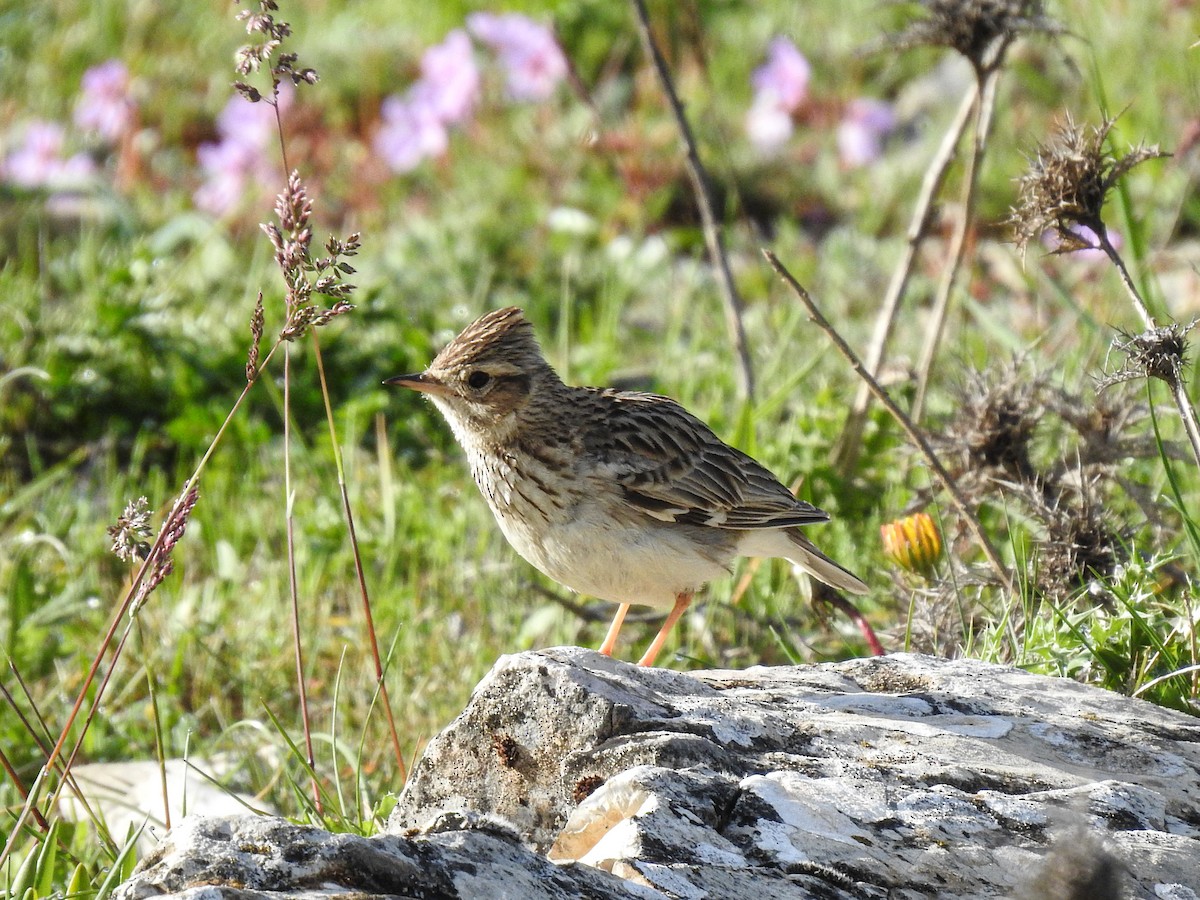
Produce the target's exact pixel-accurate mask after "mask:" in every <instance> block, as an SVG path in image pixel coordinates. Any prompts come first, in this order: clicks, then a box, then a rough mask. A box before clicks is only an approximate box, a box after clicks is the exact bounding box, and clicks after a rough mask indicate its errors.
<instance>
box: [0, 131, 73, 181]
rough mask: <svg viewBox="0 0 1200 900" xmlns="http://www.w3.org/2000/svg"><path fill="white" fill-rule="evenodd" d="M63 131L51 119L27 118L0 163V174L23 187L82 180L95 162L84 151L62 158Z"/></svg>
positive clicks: (6, 179)
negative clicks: (15, 142) (18, 140)
mask: <svg viewBox="0 0 1200 900" xmlns="http://www.w3.org/2000/svg"><path fill="white" fill-rule="evenodd" d="M65 134H66V133H65V131H64V130H63V127H62V126H61V125H59V124H57V123H55V122H45V121H41V120H37V121H33V122H30V123H29V124H28V125H26V126H25V134H24V135H23V138H24V140H23V142H22V144H21V145H20V146H19V147H17V149H16V150H14V151H13V152H12V153H10V154H9V155H8V157H7V158H6V159H5V160H4V162H3V165H0V176H3V178H4V180H5V181H9V182H11V183H12V184H15V185H18V186H20V187H25V188H61V187H67V186H70V185H73V184H78V183H79V182H82V181H86V180H87V179H88V178H90V177H91V176H92V175H94V174H95V172H96V165H95V163H93V162H92V160H91V157H89V156H88V155H87V154H84V153H76V154H75V155H74V156H71V157H69V158H64V156H63V145H64V143H65V140H64V139H65Z"/></svg>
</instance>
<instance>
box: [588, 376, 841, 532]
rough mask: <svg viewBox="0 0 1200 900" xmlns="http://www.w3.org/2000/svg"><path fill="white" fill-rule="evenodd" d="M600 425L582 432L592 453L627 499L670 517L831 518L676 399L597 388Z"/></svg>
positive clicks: (734, 520) (770, 523) (716, 524)
mask: <svg viewBox="0 0 1200 900" xmlns="http://www.w3.org/2000/svg"><path fill="white" fill-rule="evenodd" d="M587 397H588V401H589V405H593V404H594V405H595V406H596V407H597V408H596V410H595V413H596V415H594V416H589V417H587V420H588V421H594V422H595V423H596V425H595V426H594V427H592V428H589V429H587V430H586V431H585V433H584V434H582V435H581V438H582V440H583V443H584V449H585V450H586V452H587V453H588V455H589V457H590V458H591V459H593V460H597V461H599V463H600V467H601V471H602V473H603V475H604V476H605V477H606V478H609V479H611V480H613V481H615V482H616V483H617V484H618V485H620V490H621V493H622V495H623V498H624V500H625V502H626V503H628V504H629V505H630V506H631V507H634V508H636V509H638V510H641V511H642V512H644V513H647V514H649V515H651V516H654V517H655V518H657V519H661V520H663V521H665V522H686V523H689V524H693V525H707V526H710V527H713V528H779V527H786V526H790V525H807V524H810V523H813V522H826V521H828V520H829V516H828V515H827V514H826V513H824V512H823V511H821V510H819V509H817V508H816V507H815V506H813V505H812V504H809V503H805V502H804V501H803V500H797V499H796V498H795V497H793V496H792V494H791V492H790V491H788V489H787V488H786V487H784V486H783V485H782V484H780V483H779V480H778V479H777V478H776V477H775V476H774V475H772V474H771V473H770V472H769V471H767V470H766V469H765V468H763V466H761V465H760V464H759V463H757V462H755V461H754V460H753V459H751V458H750V457H749V456H747V455H746V454H745V453H742V452H741V451H740V450H736V449H734V448H733V447H730V446H729V445H728V444H726V443H724V442H723V441H722V440H721V439H720V438H718V437H717V436H716V435H715V434H713V432H712V430H711V429H710V428H709V427H708V426H707V425H705V424H704V423H703V422H701V421H700V420H699V419H697V418H696V417H695V416H693V415H692V414H691V413H689V412H688V411H687V410H685V409H684V408H683V407H682V406H680V405H679V404H678V403H676V402H675V401H674V400H670V399H668V398H666V397H660V396H658V395H656V394H642V393H634V392H627V391H613V390H606V391H589V392H588V395H587Z"/></svg>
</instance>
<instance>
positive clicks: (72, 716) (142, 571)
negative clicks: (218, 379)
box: [0, 341, 279, 865]
mask: <svg viewBox="0 0 1200 900" xmlns="http://www.w3.org/2000/svg"><path fill="white" fill-rule="evenodd" d="M278 348H279V342H278V341H276V343H275V344H274V346H272V347H271V349H270V350H269V351H268V352H267V355H266V357H265V358H264V359H263V361H262V365H261V366H260V367H259V372H260V375H261V372H262V370H264V369H266V367H267V364H268V363H269V362H270V360H271V357H272V356H274V355H275V351H276V350H277V349H278ZM257 381H258V379H257V378H256V379H255V380H254V381H247V382H246V386H245V387H244V388H242V392H241V394H239V395H238V398H237V400H235V401H234V404H233V406H232V407H231V408H230V410H229V413H228V414H227V415H226V416H225V421H223V422H222V423H221V427H220V428H218V429H217V433H216V435H215V436H214V437H213V439H212V442H211V443H210V444H209V445H208V448H207V449H206V450H205V451H204V455H203V456H202V457H201V458H200V462H198V463H197V464H196V468H195V469H194V470H193V471H192V474H191V475H189V476H188V479H187V481H186V482H184V485H183V490H182V491H181V492H180V493H179V496H178V497H177V498H176V500H175V503H174V504H172V506H171V511H170V513H168V514H167V517H166V520H169V519H170V518H172V516H173V515H174V514H175V513H176V512H177V511H178V509H179V507H180V504H182V503H183V502H184V500H185V498H186V497H187V495H188V494H189V493H190V492H191V490H192V488H193V487H194V486H195V485H196V482H197V481H198V480H199V479H200V475H201V473H202V472H203V471H204V467H205V466H206V465H207V464H208V461H209V460H210V459H211V458H212V455H213V453H214V452H215V451H216V448H217V445H218V444H220V442H221V439H222V437H223V436H224V434H225V431H226V429H227V428H228V427H229V423H230V422H232V421H233V417H234V416H235V415H236V414H237V411H238V410H239V409H240V408H241V406H242V403H243V402H244V401H245V399H246V397H247V396H248V395H249V393H250V389H251V388H252V387H253V386H254V385H255V383H257ZM166 520H164V521H166ZM165 539H166V532H165V530H164V529H161V528H160V529H159V532H158V536H157V537H156V538H155V539H154V543H153V544H152V545H151V547H150V552H149V553H147V554H146V558H145V559H144V560H143V561H142V565H141V567H140V568H139V569H138V572H137V574H136V575H135V576H134V578H133V581H132V582H131V583H130V586H129V590H128V591H127V592H126V593H125V596H124V598H123V599H122V600H121V603H120V605H119V607H118V608H117V611H116V613H115V614H114V615H113V619H112V622H111V623H110V625H109V627H108V631H107V632H106V633H105V635H104V638H103V640H101V642H100V648H99V649H98V650H97V651H96V654H95V656H94V657H93V658H92V662H91V665H90V666H88V671H87V674H86V675H84V678H83V684H82V685H80V688H79V694H78V695H77V696H76V698H75V703H74V705H72V707H71V712H70V713H69V714H68V715H67V721H66V723H65V724H64V725H63V727H62V730H61V731H60V732H59V735H58V740H57V741H56V742H55V744H54V747H53V749H52V750H51V751H50V756H49V758H47V760H46V764H45V766H44V767H43V768H44V769H45V770H46V771H51V770H53V768H54V765H55V763H57V762H58V758H59V756H61V755H62V751H63V747H64V746H66V743H67V737H68V736H69V735H70V733H71V729H72V728H73V727H74V725H75V720H76V719H77V718H78V717H79V712H80V710H81V709H83V704H84V700H85V699H86V698H87V693H88V691H89V690H90V689H91V686H92V682H94V681H95V680H96V673H97V672H98V671H99V670H100V665H101V663H103V661H104V657H105V655H107V653H108V649H109V647H110V646H112V642H113V638H114V637H116V634H117V629H118V627H120V624H121V620H122V619H123V618H124V617H125V615H126V613H128V611H129V607H130V605H131V604H132V603H133V600H134V598H135V597H136V596H137V591H138V589H139V588H140V587H141V585H142V582H143V581H144V580H145V578H146V575H147V574H148V573H149V571H150V568H151V566H152V565H153V564H157V563H158V561H159V560H158V556H159V554H160V553H161V551H162V545H163V541H164V540H165ZM119 655H120V650H119V649H118V651H117V654H116V655H114V659H113V662H114V664H115V663H116V658H117V657H118V656H119ZM105 683H107V679H106V681H105ZM100 696H103V691H101V692H100ZM100 696H98V697H97V700H96V702H97V703H99V700H100ZM88 721H89V722H90V717H89V719H88ZM86 734H87V727H86V726H85V727H84V730H83V733H82V734H81V735H80V737H79V740H80V742H82V740H83V737H84V735H86ZM69 771H70V765H69V764H68V766H67V767H66V768H65V769H64V771H63V777H64V778H66V777H67V775H68V773H69ZM57 796H58V791H55V800H56V801H57ZM11 852H12V844H11V842H10V843H9V844H8V845H6V846H5V848H4V850H3V851H0V865H2V864H3V863H4V860H6V859H7V858H8V854H9V853H11Z"/></svg>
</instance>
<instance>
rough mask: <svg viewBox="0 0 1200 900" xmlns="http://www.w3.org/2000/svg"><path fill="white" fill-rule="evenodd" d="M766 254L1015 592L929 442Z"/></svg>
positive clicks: (769, 254)
mask: <svg viewBox="0 0 1200 900" xmlns="http://www.w3.org/2000/svg"><path fill="white" fill-rule="evenodd" d="M763 255H764V256H765V257H766V258H767V262H769V263H770V264H771V268H773V269H774V270H775V271H776V272H777V273H779V276H780V277H781V278H782V279H783V281H784V283H785V284H786V285H787V286H788V287H790V288H791V289H792V291H793V292H795V294H796V296H797V297H799V298H800V301H801V302H802V303H803V304H804V306H805V307H806V308H807V309H808V315H809V318H810V319H811V320H812V321H813V322H814V323H815V324H816V325H817V327H819V328H820V329H821V330H822V331H824V332H825V334H826V335H828V336H829V339H830V340H831V341H832V342H833V345H834V346H835V347H836V348H837V350H838V352H839V353H841V354H842V356H843V357H844V358H845V360H846V362H848V363H850V367H851V368H852V369H854V371H855V373H856V374H857V375H858V377H859V378H861V379H863V381H865V382H866V383H867V385H868V387H869V388H870V390H871V393H872V394H874V395H875V398H876V399H877V400H878V401H879V402H880V403H881V404H883V406H884V408H885V409H886V410H887V411H888V412H889V413H891V415H892V417H893V418H894V419H895V420H896V421H897V422H898V423H899V424H900V427H901V428H903V429H904V432H905V434H907V435H908V438H909V440H910V441H912V443H913V445H914V446H915V447H916V448H917V449H918V450H919V451H920V452H921V455H922V456H924V457H925V460H926V462H928V463H929V468H930V470H931V471H932V472H933V474H934V476H935V477H936V478H937V479H938V481H940V482H941V484H942V487H944V488H945V489H946V493H948V494H949V495H950V499H951V500H952V501H953V502H954V506H955V508H956V509H957V510H958V512H959V514H960V515H961V516H962V517H963V519H964V520H965V521H966V523H967V526H968V527H969V528H970V529H971V532H972V534H974V536H975V539H976V540H977V541H978V542H979V546H980V548H981V549H982V550H983V555H984V556H986V557H987V560H988V562H989V563H991V565H992V568H993V569H995V571H996V575H997V577H998V578H999V579H1000V583H1001V584H1002V585H1003V586H1004V588H1005V590H1007V591H1008V592H1009V593H1012V592H1013V580H1012V576H1010V575H1009V573H1008V570H1007V569H1005V567H1004V563H1003V562H1001V560H1000V554H999V553H997V552H996V548H995V547H994V546H993V545H992V542H991V541H990V540H989V539H988V536H987V534H986V533H984V530H983V525H982V523H981V522H980V521H979V517H978V516H977V515H976V514H975V512H974V510H972V509H971V506H970V504H968V503H967V500H966V498H965V497H964V496H963V495H962V492H961V491H959V489H958V485H957V484H956V483H955V481H954V477H953V476H952V475H951V474H950V473H949V472H948V471H946V467H945V466H943V465H942V462H941V460H940V459H938V457H937V454H936V453H934V451H933V448H932V447H931V446H930V445H929V441H927V440H926V439H925V436H924V435H923V434H921V432H920V430H919V429H918V428H917V426H916V425H915V424H913V421H912V419H910V418H909V417H908V416H907V415H906V414H905V413H904V410H902V409H901V408H900V407H899V406H897V405H896V402H895V401H894V400H892V398H891V396H890V395H889V394H888V392H887V391H885V390H884V389H883V387H881V386H880V384H879V382H878V381H876V380H875V377H874V376H873V375H872V374H871V373H870V372H868V371H867V369H866V367H865V366H864V365H863V363H862V361H861V360H860V359H859V358H858V356H857V355H856V354H855V353H854V351H853V350H852V349H850V345H849V344H847V343H846V341H845V340H844V339H843V338H842V336H841V335H840V334H839V333H838V332H837V330H836V329H835V328H834V327H833V326H832V325H830V324H829V320H828V319H826V318H825V316H824V315H822V314H821V310H820V309H819V308H818V307H817V304H816V303H815V302H814V301H813V299H812V297H810V296H809V293H808V291H806V290H805V289H804V286H803V285H801V284H800V282H798V281H797V280H796V279H795V278H794V277H793V276H792V273H791V272H789V271H788V270H787V268H786V267H785V266H784V265H783V263H781V262H780V261H779V258H778V257H776V256H775V254H774V253H772V252H771V251H770V250H766V249H764V250H763Z"/></svg>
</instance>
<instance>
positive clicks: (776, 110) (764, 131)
mask: <svg viewBox="0 0 1200 900" xmlns="http://www.w3.org/2000/svg"><path fill="white" fill-rule="evenodd" d="M811 75H812V66H810V65H809V64H808V60H807V59H805V58H804V54H802V53H801V52H800V51H799V50H797V49H796V45H795V44H793V43H792V42H791V41H790V40H788V39H787V38H785V37H777V38H775V39H774V40H773V41H771V44H770V46H769V47H768V50H767V61H766V62H765V63H764V64H763V65H762V66H760V67H759V68H757V69H755V70H754V74H753V75H752V76H751V77H750V83H751V84H752V85H753V86H754V102H753V103H752V104H751V105H750V111H749V112H748V113H747V114H746V136H747V137H748V138H749V139H750V143H752V144H753V145H754V146H755V148H757V149H758V150H759V151H760V152H761V153H768V154H769V153H774V152H776V151H777V150H779V148H780V147H782V146H783V145H784V144H786V143H787V141H788V138H790V137H791V136H792V130H793V126H792V115H793V114H794V113H795V112H796V110H798V109H799V108H800V107H801V106H802V105H803V104H804V101H805V100H807V99H808V80H809V77H810V76H811Z"/></svg>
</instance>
